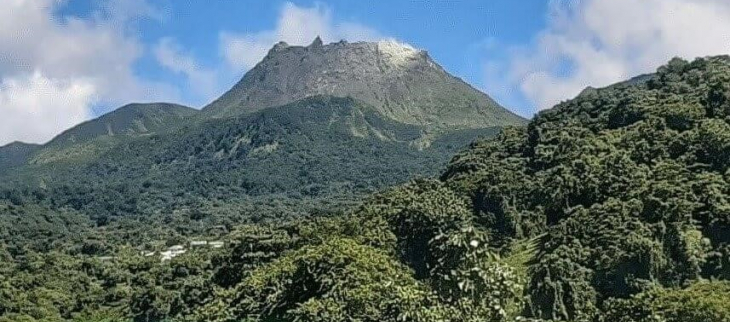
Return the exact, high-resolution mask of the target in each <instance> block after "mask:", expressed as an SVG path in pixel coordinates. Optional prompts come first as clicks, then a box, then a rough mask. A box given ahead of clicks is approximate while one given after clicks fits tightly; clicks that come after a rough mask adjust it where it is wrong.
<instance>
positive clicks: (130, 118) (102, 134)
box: [26, 103, 198, 164]
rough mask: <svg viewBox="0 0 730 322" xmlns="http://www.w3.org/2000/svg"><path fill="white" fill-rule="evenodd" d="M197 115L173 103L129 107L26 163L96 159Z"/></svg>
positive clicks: (59, 139)
mask: <svg viewBox="0 0 730 322" xmlns="http://www.w3.org/2000/svg"><path fill="white" fill-rule="evenodd" d="M197 112H198V111H197V110H195V109H193V108H190V107H187V106H182V105H177V104H170V103H146V104H139V103H135V104H128V105H125V106H122V107H120V108H118V109H116V110H114V111H112V112H109V113H107V114H104V115H102V116H100V117H98V118H96V119H93V120H90V121H86V122H84V123H81V124H79V125H77V126H74V127H72V128H71V129H68V130H66V131H64V132H63V133H61V134H59V135H58V136H56V137H55V138H53V139H52V140H51V141H50V142H48V143H46V144H44V145H43V147H42V148H40V149H37V150H38V151H37V153H35V154H34V155H32V156H30V158H28V159H27V160H26V161H27V162H30V163H32V164H51V163H54V162H76V161H78V160H81V159H85V158H93V157H95V156H97V155H99V154H100V153H102V152H104V151H107V150H108V149H111V148H113V146H114V145H115V144H118V143H119V142H121V141H124V140H130V139H135V138H140V137H145V136H150V135H153V134H156V133H160V132H162V131H165V130H167V129H169V128H170V127H174V126H177V125H179V124H180V123H184V122H186V121H187V119H188V118H190V117H192V116H193V115H195V114H196V113H197ZM74 160H76V161H74Z"/></svg>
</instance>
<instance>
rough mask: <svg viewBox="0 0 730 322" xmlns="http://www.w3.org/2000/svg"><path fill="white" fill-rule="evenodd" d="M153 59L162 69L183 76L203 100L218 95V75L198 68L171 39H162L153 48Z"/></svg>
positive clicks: (203, 68) (188, 55)
mask: <svg viewBox="0 0 730 322" xmlns="http://www.w3.org/2000/svg"><path fill="white" fill-rule="evenodd" d="M154 54H155V58H156V59H157V62H158V63H160V65H162V66H163V67H165V68H167V69H169V70H171V71H173V72H175V73H179V74H183V75H185V77H186V78H187V80H188V86H189V87H190V88H191V90H193V91H195V92H196V93H197V94H199V95H200V96H202V97H204V99H206V100H207V99H210V98H212V97H214V96H215V95H217V94H220V93H218V89H219V86H218V75H217V73H216V71H214V70H212V69H208V68H205V67H202V66H200V65H199V64H198V63H197V62H196V61H195V59H194V58H193V57H192V56H191V55H190V54H187V53H183V50H182V48H181V47H180V45H179V44H177V43H176V42H175V41H174V40H173V39H172V38H163V39H161V40H160V42H159V43H158V44H157V46H155V49H154Z"/></svg>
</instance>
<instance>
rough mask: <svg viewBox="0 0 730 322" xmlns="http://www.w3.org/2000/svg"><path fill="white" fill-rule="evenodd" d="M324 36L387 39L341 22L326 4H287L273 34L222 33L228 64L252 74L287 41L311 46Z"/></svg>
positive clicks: (325, 39) (347, 38)
mask: <svg viewBox="0 0 730 322" xmlns="http://www.w3.org/2000/svg"><path fill="white" fill-rule="evenodd" d="M317 36H320V37H321V38H322V40H323V41H324V42H333V41H339V40H341V39H346V40H348V41H373V40H379V39H383V38H384V37H382V36H381V35H380V34H379V33H378V32H377V31H375V30H373V29H371V28H369V27H367V26H365V25H362V24H359V23H356V22H351V21H344V22H337V21H334V20H333V18H332V11H331V10H330V9H329V8H328V7H326V6H325V5H322V4H315V5H314V6H313V7H299V6H297V5H295V4H292V3H286V4H285V5H284V6H283V7H282V10H281V12H280V14H279V18H278V20H277V22H276V26H275V27H274V29H272V30H264V31H259V32H255V33H244V34H237V33H231V32H222V33H221V35H220V42H221V51H222V53H223V55H224V57H225V58H226V61H227V62H228V64H229V65H230V66H231V67H233V68H235V69H237V70H248V69H250V68H251V67H253V66H254V65H256V64H257V63H258V62H259V61H260V60H261V59H262V58H263V57H264V56H266V53H267V52H268V50H269V49H271V47H272V46H273V45H274V44H275V43H277V42H279V41H285V42H287V43H289V44H290V45H300V46H301V45H308V44H309V43H311V42H312V40H314V38H315V37H317Z"/></svg>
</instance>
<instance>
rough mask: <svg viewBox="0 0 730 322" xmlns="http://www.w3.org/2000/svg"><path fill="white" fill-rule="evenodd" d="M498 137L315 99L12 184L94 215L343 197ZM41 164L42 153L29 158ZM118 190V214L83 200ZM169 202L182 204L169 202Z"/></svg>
mask: <svg viewBox="0 0 730 322" xmlns="http://www.w3.org/2000/svg"><path fill="white" fill-rule="evenodd" d="M498 130H499V128H485V129H473V130H462V131H451V132H449V133H447V134H442V133H433V132H430V131H429V130H428V129H427V128H425V127H422V126H416V125H408V124H402V123H398V122H395V121H393V120H391V119H390V118H387V117H383V116H382V115H381V114H380V113H378V112H377V110H376V109H375V108H373V107H372V106H370V105H368V104H365V103H363V102H358V101H356V100H354V99H351V98H336V97H330V96H315V97H310V98H307V99H304V100H301V101H298V102H295V103H292V104H288V105H284V106H281V107H273V108H268V109H263V110H259V111H257V112H253V113H248V114H244V115H241V116H239V117H234V118H227V119H214V120H210V121H205V122H202V123H196V122H194V123H190V124H187V125H184V126H181V127H179V128H177V129H175V130H173V131H170V132H165V133H159V134H155V135H153V136H149V137H140V138H137V139H133V140H124V141H118V142H116V143H115V145H113V148H109V149H107V150H105V151H104V153H101V154H100V155H96V156H95V157H94V158H88V159H85V160H84V161H83V162H82V161H78V162H74V163H71V164H66V166H64V167H59V166H58V165H57V163H47V164H44V163H35V164H31V165H29V166H27V167H25V168H24V169H22V170H19V171H18V172H17V173H16V175H15V176H12V178H13V180H14V181H17V182H22V183H23V184H22V185H23V186H29V187H39V186H44V187H49V189H51V188H52V187H65V188H64V189H68V188H73V190H71V191H69V190H64V191H65V192H63V196H62V198H61V199H63V200H66V201H58V202H61V203H66V202H71V200H72V199H73V200H76V201H74V202H77V201H79V200H86V201H85V202H84V203H83V204H77V205H76V207H77V208H79V207H86V206H88V207H91V208H93V209H91V208H90V209H88V212H89V213H93V214H94V215H100V214H107V215H113V216H116V215H120V214H141V213H150V212H153V211H154V210H155V209H158V208H156V207H157V206H155V207H151V208H137V207H135V206H134V205H135V204H147V205H149V203H156V202H159V201H162V200H169V201H170V202H173V204H170V205H169V206H174V204H176V205H177V206H176V207H181V206H182V205H181V204H183V203H185V202H188V201H189V200H198V199H221V200H224V199H227V200H233V199H237V198H242V197H244V196H264V195H270V194H282V197H296V198H325V199H326V198H330V197H334V196H350V197H352V196H356V195H358V194H361V193H364V192H368V191H373V190H375V189H378V188H381V187H385V186H388V185H393V184H396V183H400V182H404V181H407V180H408V179H409V178H412V177H417V176H425V175H433V174H435V173H436V172H437V171H438V170H439V169H441V168H442V167H443V166H444V165H445V164H446V162H447V161H448V158H449V157H450V155H452V154H453V153H454V152H456V151H458V149H460V148H462V147H464V146H466V145H467V144H468V143H469V142H471V141H472V140H473V139H474V138H476V137H480V136H492V135H494V134H496V132H497V131H498ZM93 142H95V144H97V143H98V140H95V141H93ZM40 156H43V154H42V153H39V154H38V156H37V157H36V158H35V159H37V158H39V157H40ZM118 186H125V187H126V188H125V192H124V194H125V197H124V198H122V199H120V200H107V201H105V202H109V203H117V202H123V203H125V205H124V206H122V205H120V207H122V208H121V209H126V210H125V211H123V212H120V211H114V212H111V213H110V212H109V211H108V210H106V208H105V205H104V204H103V203H100V202H99V200H97V199H95V198H93V197H92V196H93V195H95V194H102V193H104V191H106V190H108V189H115V188H114V187H118ZM90 189H91V190H90ZM107 193H108V194H110V195H111V194H115V193H114V192H107ZM87 194H89V195H87ZM176 194H184V195H186V196H188V197H185V198H182V199H181V198H177V200H175V199H170V198H169V196H172V195H176ZM350 197H348V198H350ZM130 198H131V199H130ZM135 199H136V200H135ZM132 200H133V201H132ZM87 202H88V203H87ZM107 206H109V205H107ZM129 206H132V207H131V208H128V207H129ZM112 209H117V208H116V207H112Z"/></svg>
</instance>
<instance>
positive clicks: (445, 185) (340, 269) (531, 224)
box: [0, 56, 730, 322]
mask: <svg viewBox="0 0 730 322" xmlns="http://www.w3.org/2000/svg"><path fill="white" fill-rule="evenodd" d="M322 125H327V126H322ZM187 127H189V128H187ZM423 129H424V127H423V126H419V125H413V124H404V123H400V122H396V121H394V120H392V119H390V118H388V117H385V116H383V115H382V114H381V113H380V112H379V111H378V109H377V108H376V107H374V106H372V105H370V104H367V103H365V102H362V101H359V100H356V99H353V98H342V97H331V96H314V97H309V98H306V99H303V100H299V101H296V102H294V103H291V104H287V105H283V106H279V107H273V108H266V109H261V110H258V111H255V112H251V113H246V114H242V115H239V116H237V117H234V118H226V119H211V120H208V121H207V123H205V124H203V125H200V126H198V125H194V126H193V125H186V126H182V127H179V128H176V129H173V130H171V131H169V132H165V133H162V134H160V135H156V136H153V137H154V138H144V139H143V138H140V139H138V140H132V141H125V142H124V144H123V145H120V148H119V149H114V150H112V152H114V153H115V154H109V155H106V156H103V157H102V160H103V161H101V162H100V163H98V164H97V165H96V166H94V167H90V168H88V169H85V170H86V171H99V174H98V175H99V176H98V177H96V178H92V180H91V181H90V182H84V183H83V184H79V185H76V186H75V187H74V182H73V181H72V180H69V179H68V178H66V179H64V182H66V183H67V184H69V186H66V187H61V188H60V189H61V190H60V191H61V192H62V193H52V192H51V191H50V189H48V190H46V191H41V192H38V191H33V192H24V191H12V192H11V193H0V232H2V234H0V272H2V274H0V280H2V283H0V295H3V296H0V321H51V320H52V321H78V320H84V321H216V322H229V321H252V322H253V321H257V322H263V321H319V322H340V321H382V322H397V321H412V322H436V321H451V322H471V321H491V322H508V321H533V322H547V321H564V322H586V321H591V322H609V321H611V322H613V321H619V322H648V321H664V322H688V321H692V322H695V321H696V322H700V321H701V322H728V321H729V319H730V301H728V299H730V261H729V260H728V259H729V258H730V176H728V174H729V173H730V57H728V56H720V57H707V58H701V59H696V60H695V61H693V62H687V61H684V60H681V59H674V60H672V61H670V62H669V63H668V64H667V65H665V66H662V67H661V68H659V69H658V70H657V72H656V73H654V74H652V75H651V76H648V77H646V78H644V79H642V81H639V82H636V81H631V82H624V83H619V84H616V85H613V86H608V87H605V88H599V89H595V90H592V91H587V92H585V93H583V94H581V95H579V96H578V97H576V98H574V99H572V100H568V101H565V102H563V103H561V104H559V105H557V106H555V107H554V108H552V109H549V110H545V111H542V112H540V113H539V114H538V115H536V116H535V118H534V119H533V120H531V121H530V122H529V124H528V125H527V126H525V127H508V128H505V129H503V130H502V131H501V132H500V134H499V135H497V136H496V137H491V138H486V139H479V140H476V141H475V142H474V143H472V144H470V145H469V147H467V148H466V149H463V150H462V151H461V152H459V153H458V154H456V155H455V156H454V157H453V158H452V159H451V161H450V162H449V163H448V165H447V166H446V167H445V169H444V170H443V171H440V172H441V175H440V176H439V177H433V178H431V179H424V178H419V179H415V180H411V181H409V182H407V183H405V184H400V185H397V186H393V187H389V188H387V189H384V190H382V191H380V192H377V193H375V194H373V195H370V196H368V197H363V198H358V199H360V200H359V202H357V203H355V204H353V205H348V207H344V208H338V209H335V210H333V211H330V212H314V213H309V216H305V217H301V216H299V215H298V216H295V218H293V220H284V221H282V220H278V221H273V222H272V221H267V222H251V221H247V222H246V224H241V223H243V220H242V219H243V218H246V217H248V218H250V217H252V216H257V215H260V212H261V211H262V210H263V208H241V209H236V211H235V212H232V213H233V214H232V215H229V217H228V218H229V221H228V222H227V223H226V224H225V225H223V226H224V227H223V228H222V229H218V230H216V231H218V232H220V231H223V233H216V232H211V231H210V230H206V229H202V228H201V227H203V226H205V224H207V223H208V222H207V220H209V219H210V218H211V217H216V216H220V214H219V212H218V210H215V209H214V210H213V211H210V208H205V206H208V205H220V204H230V203H231V202H235V199H232V198H229V197H230V196H226V197H223V198H217V197H216V196H221V195H224V194H225V193H229V192H232V195H231V196H236V195H239V196H240V195H242V194H243V193H242V192H243V191H247V190H249V189H251V188H253V189H257V187H270V188H274V189H278V187H277V186H278V185H279V184H284V186H283V187H282V188H284V190H289V189H291V187H297V186H300V185H302V184H306V182H317V178H318V177H320V176H323V177H324V178H325V179H324V180H325V181H322V182H326V180H328V179H329V178H332V180H334V181H336V182H344V181H347V180H349V178H357V177H369V178H373V179H377V178H378V177H381V178H382V179H385V180H387V179H388V176H391V175H393V174H398V173H399V171H400V170H398V171H389V169H390V168H391V167H395V168H396V169H413V168H414V167H413V166H412V165H404V166H402V167H401V166H398V164H399V163H397V161H398V160H411V161H418V160H424V159H423V156H422V155H419V153H429V152H427V151H429V150H430V149H434V148H437V147H439V146H448V145H450V143H448V141H450V139H449V140H447V141H441V140H440V139H439V140H434V141H432V144H431V145H430V146H427V147H426V146H424V147H422V148H420V149H419V148H412V149H409V148H408V146H409V145H408V144H407V143H408V142H414V141H418V138H420V137H422V133H423ZM468 131H472V130H468ZM453 133H455V134H454V135H453V136H452V138H463V137H467V136H468V134H467V135H464V134H465V133H460V134H459V133H456V132H453ZM442 138H443V137H442ZM155 142H158V143H155ZM158 144H159V145H158ZM152 148H154V151H156V152H155V153H153V154H152V155H149V154H145V153H142V151H147V150H149V149H152ZM395 150H402V152H401V153H400V154H394V152H393V151H395ZM372 154H375V156H374V157H373V156H372ZM409 155H412V158H411V157H410V156H409ZM434 155H439V154H434ZM130 157H131V158H132V159H129V158H130ZM409 158H411V159H409ZM119 160H127V161H128V160H134V161H135V162H132V163H129V162H126V161H125V162H121V161H119ZM145 160H146V161H145ZM216 160H218V161H216ZM394 160H395V161H394ZM115 162H116V163H115ZM424 162H425V163H424V164H432V163H431V162H430V161H424ZM318 163H325V164H327V167H321V166H319V165H318ZM394 165H395V166H394ZM119 166H126V167H134V166H138V168H139V170H145V171H147V170H154V171H160V172H159V176H153V177H149V176H148V177H146V178H147V180H148V181H146V182H144V181H143V183H142V184H141V185H137V184H136V183H135V181H134V180H135V172H134V171H129V169H125V168H119ZM208 167H211V168H212V169H207V168H208ZM343 169H351V170H353V171H344V170H343ZM314 170H317V171H319V170H326V172H319V173H318V172H316V171H314ZM358 170H363V171H362V173H357V172H356V171H358ZM196 171H199V172H197V173H196ZM258 172H261V173H259V174H260V175H261V177H260V178H258V179H260V180H262V181H261V182H255V183H254V184H251V185H249V184H247V182H249V181H247V180H249V179H252V178H253V179H256V177H249V176H250V175H251V174H254V175H255V174H256V173H258ZM140 173H142V172H140ZM130 174H131V176H130ZM215 174H219V175H218V176H215ZM188 175H191V176H192V177H193V178H194V179H193V180H189V179H186V178H185V177H186V176H188ZM309 175H311V178H309V179H306V182H299V181H298V180H299V179H298V178H306V177H307V176H309ZM145 176H146V175H145ZM141 178H144V176H143V177H141ZM269 178H270V179H271V181H272V182H271V183H270V184H269V185H268V186H267V183H266V182H264V181H265V180H267V179H269ZM287 178H288V179H287ZM178 179H179V180H180V182H184V183H186V184H188V186H186V188H185V189H180V190H167V191H168V192H172V194H170V195H168V196H162V198H159V197H160V196H158V198H153V199H145V198H139V196H144V195H148V194H150V193H156V192H155V190H158V191H165V189H160V187H161V186H162V187H164V185H167V184H169V183H170V182H174V180H178ZM94 180H96V181H107V182H105V184H108V183H109V182H111V183H112V185H111V186H99V185H98V184H99V183H98V182H97V183H96V184H97V185H94V184H95V182H94ZM171 180H172V181H171ZM226 180H230V181H231V182H234V183H236V184H227V183H226ZM284 180H291V182H287V181H284ZM312 180H313V181H312ZM357 180H361V179H357ZM289 184H291V186H287V185H289ZM79 187H81V188H84V189H87V190H86V191H85V192H84V193H75V191H76V190H75V189H80V188H79ZM100 187H101V190H99V188H100ZM195 189H200V190H199V191H196V190H195ZM317 190H319V189H311V190H310V191H307V189H302V190H301V191H300V193H317ZM201 192H204V193H205V195H201V200H202V201H201V202H199V203H196V202H189V203H188V204H187V206H188V207H190V208H193V210H190V211H187V212H186V211H182V210H181V209H172V208H170V207H161V208H159V209H160V211H159V217H160V219H161V220H159V221H143V220H139V221H134V220H129V217H128V216H127V217H123V218H115V219H114V220H110V222H107V223H103V222H97V223H96V225H99V224H103V225H102V226H101V227H99V226H96V225H94V224H89V222H88V220H87V219H88V218H84V216H82V215H81V212H80V211H79V210H81V211H84V212H87V211H92V212H94V213H96V212H97V211H99V212H109V211H110V210H109V209H111V211H112V212H114V211H118V212H124V211H126V210H127V209H130V208H131V209H133V210H140V209H144V208H149V207H155V206H157V204H155V202H161V201H164V200H174V201H176V200H188V201H189V200H190V199H187V198H189V194H200V193H201ZM261 192H262V193H267V192H266V191H261ZM63 198H68V199H69V202H64V200H63ZM287 200H289V201H290V200H291V199H287V198H284V196H283V195H282V194H274V198H272V199H268V200H267V202H268V205H269V206H272V207H271V208H274V207H275V206H277V203H281V202H287ZM87 202H92V203H93V202H96V203H97V204H98V205H99V208H98V209H90V208H86V207H85V206H84V204H85V203H87ZM247 202H250V200H249V201H247ZM247 204H250V203H247ZM59 205H60V207H59ZM290 205H293V206H292V208H290V209H286V211H291V212H297V211H300V210H301V209H302V208H307V207H308V206H309V204H307V200H305V199H296V201H295V202H294V203H293V204H290ZM274 209H275V210H276V211H280V210H284V208H281V207H279V208H274ZM276 211H274V212H276ZM236 215H238V217H235V216H236ZM276 215H277V218H282V217H283V216H282V215H281V214H278V213H277V214H276ZM231 218H232V219H231ZM69 227H70V228H69ZM229 229H230V230H229ZM137 239H144V241H143V242H141V243H135V240H137ZM209 240H210V241H213V240H215V241H222V242H223V245H224V246H223V247H220V248H212V247H205V246H196V247H193V245H200V244H199V243H195V244H193V243H192V242H194V241H197V242H201V241H209ZM131 245H137V247H136V248H133V247H131ZM172 245H177V246H173V247H175V249H179V248H180V247H183V248H185V246H183V245H189V246H190V247H189V248H187V249H186V252H185V253H184V254H180V255H179V256H178V257H176V258H173V259H172V260H169V261H168V260H165V261H162V262H161V260H160V256H159V252H160V251H165V250H170V249H171V248H170V246H172ZM16 295H18V296H16Z"/></svg>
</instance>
